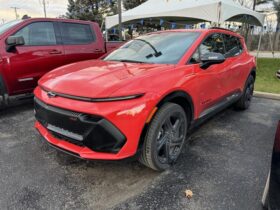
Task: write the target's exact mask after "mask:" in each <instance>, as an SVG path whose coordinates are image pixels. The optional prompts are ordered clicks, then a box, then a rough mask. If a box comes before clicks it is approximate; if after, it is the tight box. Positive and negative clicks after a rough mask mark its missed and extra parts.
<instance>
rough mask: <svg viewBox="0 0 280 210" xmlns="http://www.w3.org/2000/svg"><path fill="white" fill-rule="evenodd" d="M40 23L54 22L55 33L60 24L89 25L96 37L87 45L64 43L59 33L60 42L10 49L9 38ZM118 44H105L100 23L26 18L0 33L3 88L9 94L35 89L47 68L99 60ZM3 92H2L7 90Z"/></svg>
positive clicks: (0, 65)
mask: <svg viewBox="0 0 280 210" xmlns="http://www.w3.org/2000/svg"><path fill="white" fill-rule="evenodd" d="M38 22H39V23H40V22H51V23H53V24H54V28H55V30H56V32H58V31H59V30H62V26H61V25H60V24H61V23H74V24H82V25H89V26H90V28H91V31H92V32H93V36H95V40H94V41H92V42H91V43H87V44H63V43H62V40H60V38H59V37H58V35H57V34H56V35H57V36H56V41H57V43H56V44H54V45H46V46H43V45H40V46H38V45H36V46H33V45H23V46H16V50H15V51H13V52H7V50H6V40H7V38H8V37H9V36H12V35H14V34H15V33H16V32H18V31H19V30H21V29H22V28H24V27H26V26H29V25H30V24H33V23H38ZM61 33H63V31H61ZM119 44H120V43H119V42H112V43H105V42H104V40H103V37H102V34H101V31H100V28H99V26H98V24H97V23H94V22H90V21H79V20H68V19H51V18H31V19H27V20H23V21H22V22H20V23H18V24H16V25H14V26H13V27H11V28H9V29H8V30H6V31H5V32H4V33H2V34H0V76H1V78H2V79H1V82H2V83H3V84H1V85H0V89H1V88H2V89H5V94H6V95H7V96H14V95H18V94H25V93H29V92H32V91H33V90H34V88H35V87H36V85H37V81H38V79H39V78H40V77H41V76H43V75H44V74H45V73H47V72H48V71H51V70H53V69H54V68H57V67H59V66H62V65H66V64H69V63H73V62H77V61H82V60H89V59H97V58H99V57H101V56H102V55H104V54H105V53H106V52H107V51H111V50H113V49H115V48H116V47H118V46H119ZM1 86H4V87H1ZM0 92H1V93H2V95H3V92H4V91H3V90H2V91H0Z"/></svg>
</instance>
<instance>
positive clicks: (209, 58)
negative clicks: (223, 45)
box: [200, 52, 226, 69]
mask: <svg viewBox="0 0 280 210" xmlns="http://www.w3.org/2000/svg"><path fill="white" fill-rule="evenodd" d="M200 60H201V62H202V63H201V65H200V67H201V68H202V69H207V68H208V67H209V66H211V65H213V64H219V63H223V62H224V61H225V60H226V58H225V56H224V55H223V54H221V53H215V52H210V53H205V54H204V55H202V56H201V58H200Z"/></svg>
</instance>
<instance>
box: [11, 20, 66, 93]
mask: <svg viewBox="0 0 280 210" xmlns="http://www.w3.org/2000/svg"><path fill="white" fill-rule="evenodd" d="M56 34H57V30H56V24H55V22H51V21H46V22H44V21H43V22H41V21H40V22H33V23H30V24H28V25H25V26H23V27H22V28H21V29H19V30H18V31H17V32H16V33H15V34H14V35H17V36H23V38H24V40H25V45H23V46H17V47H16V50H15V51H14V52H10V53H8V65H9V69H10V70H9V71H10V73H9V74H10V77H12V78H13V79H12V81H13V83H14V84H12V85H11V87H12V88H11V90H10V93H11V94H20V93H24V92H27V91H32V89H34V88H35V87H36V85H37V81H38V79H40V77H41V76H43V75H44V74H45V73H46V72H48V71H50V70H52V69H54V68H56V67H59V66H61V65H63V63H64V61H63V56H64V52H63V46H62V45H61V44H60V41H59V40H58V38H57V36H56Z"/></svg>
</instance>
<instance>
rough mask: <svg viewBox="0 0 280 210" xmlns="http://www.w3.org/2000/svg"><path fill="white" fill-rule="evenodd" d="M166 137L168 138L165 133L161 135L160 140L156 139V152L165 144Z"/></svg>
mask: <svg viewBox="0 0 280 210" xmlns="http://www.w3.org/2000/svg"><path fill="white" fill-rule="evenodd" d="M167 139H168V136H167V134H165V135H164V136H163V137H161V139H160V140H158V145H157V151H158V152H159V151H160V150H161V149H162V147H163V145H165V144H166V142H167Z"/></svg>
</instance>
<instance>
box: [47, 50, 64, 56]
mask: <svg viewBox="0 0 280 210" xmlns="http://www.w3.org/2000/svg"><path fill="white" fill-rule="evenodd" d="M49 53H50V54H52V55H53V54H61V53H62V52H61V51H59V50H52V51H50V52H49Z"/></svg>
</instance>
